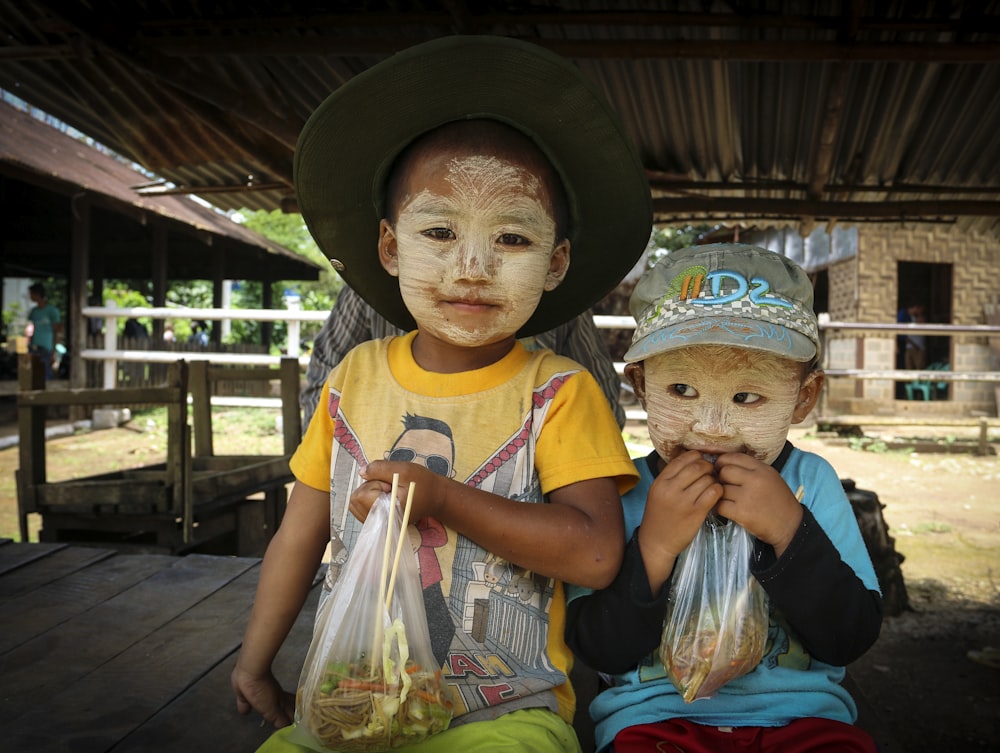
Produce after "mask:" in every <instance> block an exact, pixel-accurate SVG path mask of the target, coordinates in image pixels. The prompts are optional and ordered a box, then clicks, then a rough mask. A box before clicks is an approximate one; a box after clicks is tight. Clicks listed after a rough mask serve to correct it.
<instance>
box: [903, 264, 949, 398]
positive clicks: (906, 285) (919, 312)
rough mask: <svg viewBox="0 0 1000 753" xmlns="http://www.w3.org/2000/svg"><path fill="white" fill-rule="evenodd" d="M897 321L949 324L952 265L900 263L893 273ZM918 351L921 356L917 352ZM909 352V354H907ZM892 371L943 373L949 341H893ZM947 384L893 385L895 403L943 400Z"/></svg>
mask: <svg viewBox="0 0 1000 753" xmlns="http://www.w3.org/2000/svg"><path fill="white" fill-rule="evenodd" d="M896 275H897V280H898V285H897V290H898V291H899V293H898V298H897V301H896V310H897V311H898V312H899V313H898V316H897V321H899V322H910V321H919V320H920V318H921V317H922V318H923V320H924V321H925V322H926V323H928V324H951V299H952V289H951V280H952V265H951V264H934V263H930V262H911V261H901V262H898V264H897V270H896ZM921 349H922V352H921ZM908 350H909V354H908ZM896 368H897V369H907V368H909V369H915V368H919V369H922V370H930V371H939V370H940V371H947V370H949V369H950V368H951V338H950V337H947V336H930V335H927V336H920V335H918V336H911V337H910V338H907V337H906V336H904V335H900V336H897V337H896ZM949 385H950V382H934V381H931V380H910V381H905V382H896V399H897V400H947V399H948V397H949V393H950V389H949Z"/></svg>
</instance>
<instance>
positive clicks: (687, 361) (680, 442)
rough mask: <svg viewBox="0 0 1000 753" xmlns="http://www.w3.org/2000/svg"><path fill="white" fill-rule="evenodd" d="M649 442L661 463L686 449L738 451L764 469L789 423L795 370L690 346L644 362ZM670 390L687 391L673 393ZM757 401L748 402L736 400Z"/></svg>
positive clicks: (763, 358)
mask: <svg viewBox="0 0 1000 753" xmlns="http://www.w3.org/2000/svg"><path fill="white" fill-rule="evenodd" d="M643 369H644V378H645V406H646V414H647V417H648V418H647V425H648V429H649V437H650V440H651V441H652V443H653V446H654V447H655V448H656V450H657V452H658V453H659V455H660V457H662V458H663V459H664V460H666V461H668V462H669V461H670V460H671V459H672V458H674V457H676V456H677V455H679V454H681V453H682V452H684V451H685V450H698V451H699V452H702V453H704V454H707V455H710V456H711V455H720V454H723V453H725V452H743V453H746V454H748V455H751V456H752V457H755V458H757V459H758V460H760V461H761V462H764V463H771V462H773V461H774V460H775V459H776V458H777V457H778V455H779V454H780V453H781V449H782V447H783V446H784V443H785V439H786V438H787V436H788V428H789V426H790V425H791V424H792V423H793V418H794V411H795V408H796V406H797V405H798V402H799V393H800V389H801V385H802V380H801V370H802V364H799V363H795V362H792V361H788V360H786V359H782V358H779V357H777V356H771V355H768V354H765V353H759V352H756V351H750V350H745V349H741V348H731V347H715V346H696V347H690V348H680V349H678V350H672V351H669V352H666V353H661V354H658V355H656V356H653V357H652V358H649V359H646V360H645V361H644V362H643ZM676 385H687V387H689V388H690V390H693V392H691V394H690V395H689V396H684V395H681V394H678V390H677V388H676ZM744 393H748V394H750V395H758V396H760V398H759V399H757V400H754V398H752V397H751V400H752V402H744V403H741V402H737V401H736V396H737V395H740V394H744Z"/></svg>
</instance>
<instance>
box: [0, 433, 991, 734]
mask: <svg viewBox="0 0 1000 753" xmlns="http://www.w3.org/2000/svg"><path fill="white" fill-rule="evenodd" d="M233 420H234V422H235V423H234V427H233V431H231V432H230V431H223V432H221V433H220V434H219V435H217V436H221V437H229V436H234V437H239V438H240V446H241V449H242V450H245V449H246V447H245V445H246V443H247V442H248V441H249V440H250V438H251V437H252V438H253V440H254V441H255V442H256V441H258V440H259V441H260V442H261V443H262V446H261V447H255V450H254V451H258V452H260V451H270V450H268V449H267V447H266V445H267V442H272V443H276V444H275V447H276V448H277V447H280V435H279V434H278V433H277V432H276V431H275V430H274V427H273V418H268V417H265V418H262V419H261V420H260V421H258V422H256V424H257V426H256V427H255V428H254V430H253V431H250V430H249V429H250V428H251V426H252V425H251V422H249V421H248V420H247V418H246V416H245V415H242V414H240V415H238V416H235V417H234V419H233ZM156 423H159V417H156V418H155V419H154V418H150V417H148V416H142V417H137V419H136V420H135V421H133V423H132V424H131V425H130V426H129V427H127V428H120V429H112V430H106V431H103V432H92V433H88V434H82V435H81V434H77V435H76V436H69V437H62V438H57V439H52V440H50V443H49V446H48V453H47V454H48V456H49V477H50V479H51V480H57V479H58V478H59V477H74V476H78V475H80V474H81V469H84V470H85V471H89V472H96V471H97V470H100V471H104V470H111V469H112V468H113V467H117V466H118V465H119V464H123V465H127V466H132V465H137V464H143V463H149V462H157V461H158V460H159V459H161V456H162V453H163V450H164V447H163V439H162V432H157V431H155V430H154V429H155V428H157V427H155V426H154V425H153V424H156ZM237 426H238V428H237ZM9 428H12V429H13V431H14V432H15V433H16V428H15V427H9ZM160 428H162V427H160ZM627 433H630V434H632V438H633V439H634V440H635V442H636V443H637V444H638V443H645V442H646V441H648V440H647V439H646V437H647V435H646V433H645V426H644V425H638V426H635V427H632V426H630V427H627ZM972 434H974V432H972V433H969V434H968V435H967V436H972ZM916 436H918V432H917V431H916V430H907V429H905V428H896V429H894V430H893V431H892V432H889V431H886V430H884V429H883V430H879V429H877V428H876V427H866V435H865V437H863V438H853V439H848V438H837V437H833V436H820V435H818V434H817V432H816V428H815V427H807V428H795V429H793V431H792V434H791V437H790V439H791V440H792V442H793V443H794V444H795V445H796V446H798V447H800V448H801V449H804V450H809V451H812V452H816V453H818V454H820V455H822V456H823V457H825V458H827V459H828V460H829V461H830V463H831V464H832V465H833V466H834V467H835V468H836V469H837V471H838V473H839V475H840V476H841V478H851V479H853V480H854V481H855V483H856V485H857V488H858V489H862V490H867V491H871V492H874V493H875V494H877V495H878V499H879V501H880V502H881V503H882V504H883V505H884V509H883V516H884V518H885V521H886V523H887V525H888V528H889V535H890V536H891V537H893V538H894V540H895V548H896V550H897V551H898V552H900V553H901V554H902V555H903V556H904V558H905V559H904V561H903V563H902V571H903V577H904V582H905V586H906V591H907V594H908V599H909V604H910V610H908V611H906V612H904V613H902V614H900V615H899V616H894V617H887V618H886V619H885V622H884V624H883V628H882V634H881V636H880V638H879V640H878V642H877V643H876V645H875V646H874V647H873V648H872V649H871V650H870V651H869V652H868V653H867V654H866V655H865V656H864V657H862V658H861V659H860V660H858V661H857V662H856V663H855V664H853V665H852V666H851V667H850V670H849V671H850V673H851V675H852V676H853V678H854V681H855V684H856V686H857V688H858V689H859V691H860V692H861V693H862V694H863V695H864V696H865V698H866V699H867V701H868V703H869V705H870V707H872V708H874V709H875V711H876V712H877V714H878V717H879V718H880V720H881V721H882V722H884V724H885V726H886V727H887V729H888V730H889V732H890V734H891V736H892V737H893V738H894V742H893V744H892V745H890V746H889V747H887V748H885V749H884V750H883V753H896V751H906V753H932V752H933V753H953V752H955V753H986V752H987V751H990V753H992V752H993V751H997V750H1000V668H993V667H989V666H986V665H985V664H982V663H979V662H977V661H974V660H973V659H972V658H970V656H975V655H977V652H981V651H983V650H984V649H986V648H990V647H992V648H994V649H1000V459H998V456H997V455H996V454H991V455H988V456H985V457H977V456H975V455H973V454H971V453H970V452H967V451H966V452H924V451H921V452H912V451H911V450H910V449H905V448H907V447H912V446H916V445H917V442H916V441H915V440H913V441H911V440H910V439H908V438H910V437H916ZM919 436H920V437H922V438H926V437H927V436H928V434H927V431H926V430H923V431H922V432H919ZM894 437H901V438H903V440H904V441H902V442H901V443H899V444H901V445H902V447H903V448H904V449H894V447H896V446H897V445H896V444H895V443H893V442H892V440H893V438H894ZM964 438H965V437H964V436H963V435H962V434H957V435H940V436H938V437H937V438H936V444H937V446H938V447H939V448H940V449H942V450H949V449H951V450H955V449H956V448H958V447H959V446H960V445H962V443H963V439H964ZM990 439H991V440H992V441H993V444H992V445H991V449H992V450H993V451H994V452H995V451H996V449H997V448H1000V433H996V435H995V436H991V437H990ZM217 451H220V452H222V453H225V452H229V451H237V450H228V449H225V448H223V449H221V450H220V449H219V448H218V447H217ZM274 451H277V450H276V449H275V450H274ZM17 454H18V453H17V449H16V447H11V448H8V449H2V450H0V535H6V536H13V537H15V538H16V535H17V534H16V530H17V524H16V502H15V499H16V497H15V490H14V483H13V471H14V469H15V468H16V467H17ZM98 459H99V460H101V461H103V462H97V461H98ZM95 463H96V465H100V466H102V467H100V468H97V467H95ZM103 466H107V467H103ZM84 475H86V474H85V473H84ZM36 525H37V524H36V523H34V522H33V525H32V529H34V528H35V527H36ZM33 538H34V536H33Z"/></svg>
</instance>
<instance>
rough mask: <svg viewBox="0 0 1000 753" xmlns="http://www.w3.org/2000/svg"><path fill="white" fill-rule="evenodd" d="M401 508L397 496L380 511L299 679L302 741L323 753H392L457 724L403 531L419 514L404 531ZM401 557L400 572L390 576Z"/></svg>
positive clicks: (295, 736) (323, 616)
mask: <svg viewBox="0 0 1000 753" xmlns="http://www.w3.org/2000/svg"><path fill="white" fill-rule="evenodd" d="M395 507H396V505H392V504H390V497H389V495H387V494H382V495H381V496H380V497H379V499H378V500H377V501H376V503H375V504H374V505H373V506H372V509H371V511H370V513H369V515H368V518H367V520H366V521H365V523H364V525H363V526H362V529H361V533H360V535H359V536H358V540H357V543H356V544H355V547H354V549H353V550H352V552H351V554H350V556H349V557H348V559H347V562H346V563H345V565H344V569H343V571H342V572H341V573H340V577H339V578H338V579H337V582H336V583H335V584H334V587H333V590H332V591H331V593H330V595H329V596H328V598H327V599H326V601H325V603H324V604H323V606H322V607H321V610H320V612H319V614H318V615H317V619H316V625H315V628H314V632H313V639H312V643H311V645H310V647H309V652H308V654H307V655H306V661H305V665H304V666H303V669H302V673H301V675H300V677H299V684H298V692H297V693H296V703H295V730H294V731H293V732H292V734H291V735H290V736H289V740H290V741H292V742H296V743H299V744H301V745H306V746H307V747H309V748H312V749H313V750H316V751H338V752H342V753H349V752H350V751H387V750H391V749H393V748H398V747H400V746H403V745H410V744H413V743H417V742H420V741H421V740H423V739H425V738H427V737H429V736H430V735H433V734H435V733H437V732H440V731H442V730H444V729H447V728H448V725H449V724H450V723H451V717H452V709H451V703H450V701H449V700H448V699H447V697H446V695H445V693H444V691H443V685H442V681H441V672H440V669H439V668H438V667H436V666H435V664H434V658H433V653H432V650H431V642H430V635H429V633H428V628H427V617H426V615H425V613H424V604H423V595H422V592H421V587H420V575H419V572H418V568H417V563H416V558H415V556H414V553H413V550H412V548H411V546H410V544H409V542H408V541H407V540H406V531H405V529H404V528H403V525H405V520H406V518H407V517H408V515H409V508H408V507H407V510H406V512H405V513H404V516H403V518H404V520H403V524H402V525H401V523H400V520H399V516H398V515H395V514H394V513H395V510H394V508H395ZM392 552H396V557H395V562H396V563H397V564H398V571H397V568H396V566H395V565H394V566H392V567H391V568H390V554H391V553H392ZM390 570H391V572H390ZM394 576H395V577H394ZM387 592H388V593H387Z"/></svg>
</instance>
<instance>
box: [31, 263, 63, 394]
mask: <svg viewBox="0 0 1000 753" xmlns="http://www.w3.org/2000/svg"><path fill="white" fill-rule="evenodd" d="M28 296H29V297H30V298H31V302H32V303H33V304H35V305H34V306H33V307H32V309H31V311H29V312H28V321H29V322H30V327H31V334H30V336H29V338H28V349H29V351H30V352H31V353H33V354H35V355H37V356H38V357H39V358H40V359H42V363H44V364H45V378H46V379H52V376H53V375H52V362H53V359H54V358H55V347H56V342H57V341H58V340H59V338H60V337H61V336H62V317H61V316H60V314H59V309H58V308H56V307H55V306H53V305H52V304H51V303H49V302H48V299H47V298H46V297H45V286H44V285H42V283H40V282H36V283H35V284H34V285H32V286H31V287H30V288H28Z"/></svg>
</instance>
